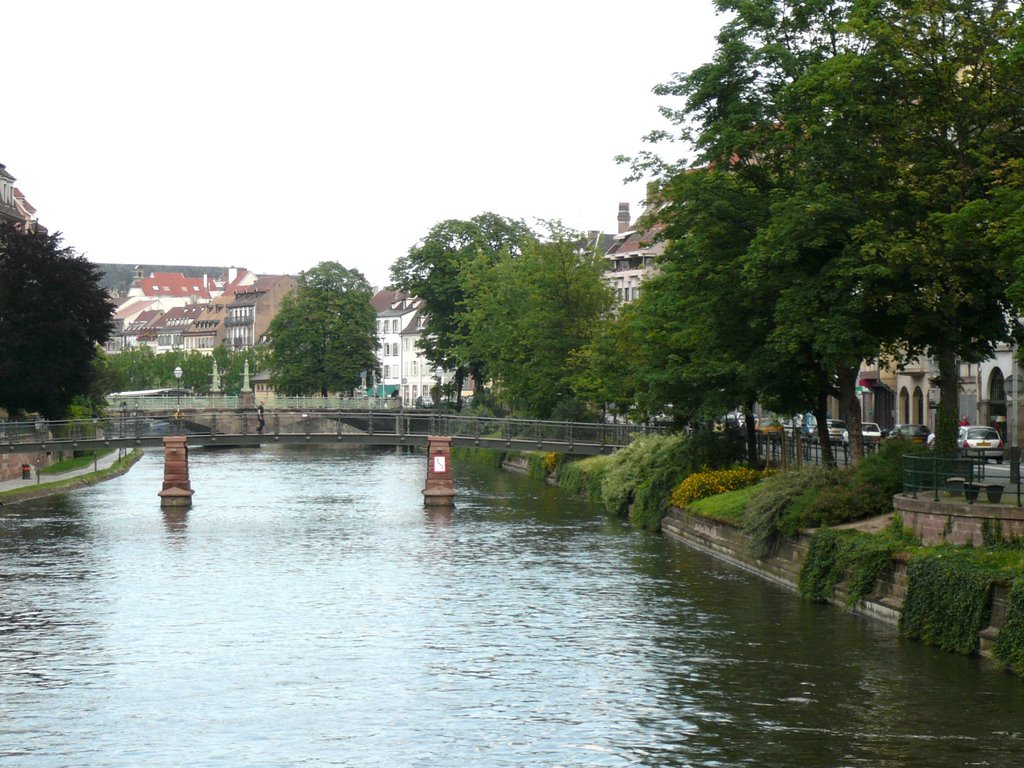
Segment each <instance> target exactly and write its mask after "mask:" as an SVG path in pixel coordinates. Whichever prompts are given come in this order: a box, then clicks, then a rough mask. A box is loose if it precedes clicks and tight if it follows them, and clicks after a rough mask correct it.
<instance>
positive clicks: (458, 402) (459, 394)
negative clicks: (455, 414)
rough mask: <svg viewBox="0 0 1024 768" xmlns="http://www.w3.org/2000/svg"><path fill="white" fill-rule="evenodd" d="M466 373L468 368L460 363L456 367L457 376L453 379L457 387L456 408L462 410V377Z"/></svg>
mask: <svg viewBox="0 0 1024 768" xmlns="http://www.w3.org/2000/svg"><path fill="white" fill-rule="evenodd" d="M465 375H466V369H465V368H464V367H463V366H461V365H460V366H458V367H457V368H456V369H455V378H454V379H453V381H454V383H455V388H456V391H455V408H456V409H457V410H460V411H461V410H462V378H463V377H464V376H465Z"/></svg>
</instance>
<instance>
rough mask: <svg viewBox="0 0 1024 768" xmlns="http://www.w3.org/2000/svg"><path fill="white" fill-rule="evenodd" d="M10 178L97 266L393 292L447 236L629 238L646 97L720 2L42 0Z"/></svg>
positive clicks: (24, 62)
mask: <svg viewBox="0 0 1024 768" xmlns="http://www.w3.org/2000/svg"><path fill="white" fill-rule="evenodd" d="M2 17H3V28H4V33H3V50H4V60H5V63H6V64H7V66H6V73H7V75H6V77H5V81H6V88H5V91H6V93H7V99H6V107H5V109H4V119H3V122H2V123H0V163H3V164H4V165H6V166H7V170H8V172H10V173H11V174H12V175H13V176H15V177H16V178H17V179H18V181H17V186H18V187H19V189H21V191H22V192H24V194H25V195H26V197H27V198H28V200H29V202H31V203H32V204H33V205H34V206H35V207H36V208H37V209H38V212H39V218H40V221H41V222H42V223H43V224H45V225H46V226H47V227H49V228H50V230H51V231H55V230H59V231H61V232H63V233H64V236H65V244H67V245H71V246H74V247H75V248H76V249H77V250H78V251H79V253H82V254H84V255H85V256H86V257H88V258H89V259H90V260H92V261H96V262H114V263H154V264H183V265H186V264H192V265H198V264H213V265H225V266H239V267H247V268H249V269H251V270H254V271H256V272H261V273H268V274H271V273H274V274H276V273H289V274H296V273H298V272H299V271H300V270H303V269H308V268H310V267H312V266H315V265H316V264H317V263H319V262H321V261H328V260H332V261H339V262H341V263H342V264H344V265H345V266H347V267H352V268H356V269H359V270H360V271H361V272H362V273H363V274H364V275H366V277H367V278H368V279H369V280H370V282H371V283H373V284H375V285H378V286H382V285H384V284H386V283H387V281H388V270H389V267H390V265H391V263H392V262H393V261H394V260H395V259H396V258H397V257H399V256H402V255H404V254H405V253H407V252H408V250H409V248H410V247H411V246H413V245H415V244H416V242H417V241H418V240H419V239H420V238H422V237H423V236H424V235H426V233H427V232H428V231H429V230H430V228H431V227H432V226H433V225H434V224H436V223H437V222H439V221H442V220H444V219H451V218H456V219H467V218H470V217H472V216H474V215H476V214H478V213H481V212H484V211H493V212H494V213H497V214H501V215H503V216H508V217H512V218H522V219H524V220H525V221H526V222H527V223H528V224H531V225H533V224H534V223H535V221H536V220H537V219H560V220H561V221H562V222H563V223H565V224H566V225H568V226H571V227H574V228H576V229H579V230H590V229H601V230H604V231H606V232H614V231H615V227H616V213H617V210H618V204H619V202H629V203H630V204H631V208H632V212H633V214H634V217H635V216H636V215H637V213H638V212H639V207H640V206H639V201H640V200H641V199H642V198H643V185H642V184H632V185H624V184H623V183H622V179H623V177H624V176H625V173H626V171H625V168H624V167H621V166H618V165H616V164H615V162H614V157H615V155H617V154H627V155H629V154H633V153H635V152H636V151H637V150H639V149H641V147H642V144H641V137H642V136H643V135H644V134H646V133H647V132H649V131H650V130H652V129H654V128H664V127H667V126H668V124H667V123H666V122H665V121H663V120H662V118H661V117H660V116H659V114H658V111H657V108H658V105H659V103H660V100H659V99H658V98H657V97H655V96H654V95H653V94H652V93H651V89H652V88H653V87H654V86H655V85H656V84H658V83H660V82H665V81H667V80H669V79H670V78H671V77H672V75H673V73H674V72H678V71H690V70H692V69H693V68H695V67H696V66H698V65H700V64H701V63H703V62H705V61H707V60H708V59H709V58H710V56H711V54H712V53H713V51H714V36H715V34H716V33H717V31H718V29H719V27H720V26H721V23H722V19H721V18H720V17H716V16H715V15H714V12H713V8H712V1H711V0H631V2H621V0H620V1H619V2H610V1H607V2H606V0H589V1H584V0H579V1H577V0H546V2H538V1H535V0H517V2H507V1H506V2H499V1H498V0H492V1H491V2H488V0H466V1H462V0H433V1H432V2H425V1H421V2H411V1H409V2H407V1H406V0H392V2H388V3H352V2H345V1H344V0H337V2H327V1H326V0H322V1H312V0H292V2H290V3H281V2H273V3H271V2H262V0H246V1H245V2H235V1H234V0H232V1H230V2H229V1H226V0H224V1H220V0H204V1H203V2H193V1H192V0H178V1H176V2H140V1H139V0H132V2H106V1H104V0H92V1H91V2H83V1H82V0H73V1H68V2H56V1H52V0H30V1H29V2H19V3H7V4H5V6H4V9H3V12H2Z"/></svg>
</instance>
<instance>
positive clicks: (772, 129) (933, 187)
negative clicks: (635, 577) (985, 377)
mask: <svg viewBox="0 0 1024 768" xmlns="http://www.w3.org/2000/svg"><path fill="white" fill-rule="evenodd" d="M716 5H717V6H718V8H719V9H720V10H723V11H727V12H730V13H731V14H732V15H731V18H730V19H729V21H728V22H727V23H726V24H725V25H724V27H723V29H722V31H721V33H720V34H719V37H718V49H717V51H716V53H715V56H714V58H713V59H712V61H711V62H709V63H707V64H705V65H703V66H701V67H699V68H697V69H696V70H694V71H693V72H691V73H688V74H681V75H678V76H677V77H676V78H675V79H674V80H673V81H671V82H670V83H667V84H665V85H662V86H659V88H658V89H657V92H658V93H660V94H661V95H664V96H671V97H676V98H681V99H683V100H684V105H683V107H682V108H678V109H677V108H665V109H663V113H664V114H666V115H667V116H668V117H669V118H670V119H671V120H672V121H673V122H674V123H675V124H676V126H677V127H678V129H679V134H678V138H682V139H685V140H689V141H690V142H692V144H693V146H694V148H695V149H696V151H697V153H698V157H697V160H696V162H695V163H694V164H693V165H692V166H687V165H684V164H682V163H680V164H676V165H672V164H667V163H665V162H663V161H662V160H661V159H660V158H658V157H657V155H656V154H655V153H654V152H647V153H642V154H641V155H639V156H638V157H637V158H635V159H634V160H633V165H634V172H635V173H636V174H644V173H647V172H652V171H653V172H654V173H655V174H656V175H658V176H660V177H661V180H662V189H663V193H664V195H665V200H666V203H667V205H666V206H665V207H664V208H663V209H662V211H661V220H662V222H663V223H664V224H665V226H666V234H667V235H668V236H669V237H670V238H671V244H670V247H669V248H667V249H666V254H665V258H664V259H663V264H662V272H663V274H662V276H661V277H659V278H656V279H655V280H654V281H652V283H651V287H650V288H649V289H647V290H646V291H645V296H644V298H642V300H641V304H640V307H639V308H638V309H639V312H638V314H639V315H640V319H641V320H642V319H643V315H644V314H646V315H648V316H649V318H650V319H649V320H647V323H648V325H649V326H650V327H651V328H652V329H653V330H654V331H657V330H658V329H660V333H657V334H656V337H657V338H659V343H667V347H666V348H665V352H666V355H667V357H668V358H669V359H670V360H674V361H678V363H679V364H680V366H681V367H682V368H683V369H684V370H681V371H680V374H679V376H677V377H673V378H675V379H676V380H681V381H685V380H687V379H689V380H691V381H692V380H693V378H694V377H693V374H688V373H687V371H688V370H689V369H690V368H696V369H697V370H699V371H700V373H699V374H698V375H699V376H700V377H708V378H707V380H706V381H704V382H703V383H702V385H701V386H699V387H698V399H703V400H705V401H714V400H715V399H716V398H717V397H718V394H717V392H718V391H719V390H721V387H715V386H714V383H715V382H714V381H713V380H712V379H711V378H710V377H712V376H713V375H714V373H715V372H716V371H722V372H724V376H723V379H733V380H734V382H735V384H736V385H737V386H742V384H743V383H744V382H746V383H747V384H748V385H749V386H752V387H753V388H754V392H756V395H757V398H758V399H759V400H761V401H762V402H764V403H772V402H774V403H777V404H779V405H784V406H785V409H786V410H788V411H790V412H795V411H797V410H803V409H804V408H798V407H796V406H797V404H798V403H800V402H801V401H802V402H803V404H804V405H805V406H806V407H807V408H808V409H812V408H813V409H814V410H816V411H817V412H818V413H819V418H821V413H822V412H823V410H824V398H825V397H826V396H828V395H838V396H839V397H840V402H841V406H842V408H843V409H844V411H845V412H846V413H845V415H846V416H847V419H848V420H849V421H851V422H852V423H851V435H852V437H853V439H854V442H855V448H857V447H858V446H856V441H857V439H858V438H859V429H857V425H858V424H859V410H858V406H857V400H856V397H855V395H854V385H855V383H856V374H857V370H858V366H859V364H860V362H861V361H862V360H864V359H873V358H878V357H882V356H888V357H890V358H891V359H896V360H899V359H900V358H901V356H910V355H917V354H921V353H924V352H928V353H930V354H933V355H935V356H936V357H937V358H938V360H939V366H940V374H941V375H940V384H941V387H942V409H943V411H944V414H945V415H944V417H943V418H944V419H945V421H946V422H947V423H949V422H951V421H952V423H954V424H955V421H953V418H954V417H953V415H955V413H956V409H957V407H958V403H957V397H956V394H957V390H956V385H957V382H956V369H955V363H956V360H957V359H964V360H974V361H976V360H980V359H982V358H983V357H984V356H987V355H988V354H989V353H990V352H991V350H992V348H993V345H994V344H995V343H996V342H998V341H1000V340H1002V339H1005V338H1007V337H1008V335H1009V334H1010V333H1011V332H1012V331H1013V330H1014V328H1015V321H1014V320H1013V318H1014V317H1015V315H1014V313H1013V312H1011V309H1012V306H1011V303H1010V298H1011V296H1012V293H1008V292H1007V286H1010V285H1011V284H1012V283H1013V280H1012V275H1011V274H1010V272H1009V270H1008V267H1009V265H1011V264H1012V262H1013V259H1015V258H1017V257H1018V254H1017V253H1016V252H1014V246H1013V245H1012V243H1011V240H1012V238H1011V237H1009V233H1011V232H1013V231H1014V228H1015V227H1016V228H1017V229H1016V231H1018V232H1019V227H1020V224H1019V213H1016V212H1015V211H1014V203H1015V202H1017V201H1019V199H1020V197H1019V196H1018V194H1019V192H1018V190H1019V186H1020V185H1019V182H1020V178H1019V168H1018V167H1017V166H1016V165H1015V163H1016V162H1018V160H1019V158H1020V157H1021V155H1022V149H1024V143H1022V142H1024V131H1022V126H1024V91H1022V90H1021V89H1020V87H1019V83H1020V82H1022V81H1024V77H1022V76H1024V69H1022V67H1024V55H1022V54H1024V45H1022V38H1021V35H1022V32H1021V29H1022V24H1021V21H1022V19H1021V8H1020V4H1019V3H1008V2H1003V1H1001V0H992V1H990V2H982V1H981V0H908V1H907V2H892V1H888V0H810V1H808V0H803V1H801V2H795V1H793V0H718V2H717V3H716ZM649 138H650V139H652V140H653V141H661V140H666V139H673V138H676V137H674V136H671V135H670V134H668V133H667V132H655V133H654V134H652V135H651V136H650V137H649ZM652 289H653V290H652ZM645 299H646V301H645ZM673 307H674V308H673ZM672 323H674V324H675V325H673V324H672ZM669 331H671V333H669ZM640 338H641V339H642V338H643V336H642V335H641V336H640ZM638 357H639V358H640V359H643V355H639V356H638ZM773 370H774V372H775V373H773ZM787 372H789V373H788V375H787ZM744 374H747V375H744ZM775 374H780V375H778V376H777V375H775ZM667 397H668V393H666V394H665V396H663V398H662V399H666V398H667ZM672 397H673V401H674V402H681V401H682V398H683V397H684V395H683V394H682V393H680V394H676V395H673V396H672ZM951 414H952V415H951Z"/></svg>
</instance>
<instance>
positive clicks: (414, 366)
mask: <svg viewBox="0 0 1024 768" xmlns="http://www.w3.org/2000/svg"><path fill="white" fill-rule="evenodd" d="M409 365H410V367H411V368H410V371H409V372H410V373H411V374H412V375H413V376H415V375H416V361H415V360H413V361H412V362H411V363H410V364H409Z"/></svg>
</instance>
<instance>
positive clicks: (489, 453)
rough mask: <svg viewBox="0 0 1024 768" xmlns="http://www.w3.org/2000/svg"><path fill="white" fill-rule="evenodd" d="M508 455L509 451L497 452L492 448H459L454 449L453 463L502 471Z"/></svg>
mask: <svg viewBox="0 0 1024 768" xmlns="http://www.w3.org/2000/svg"><path fill="white" fill-rule="evenodd" d="M506 454H507V451H495V450H492V449H490V448H461V447H457V446H456V447H453V448H452V460H453V461H465V462H468V463H470V464H480V465H482V466H485V467H494V468H495V469H501V465H502V462H504V461H505V456H506Z"/></svg>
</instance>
